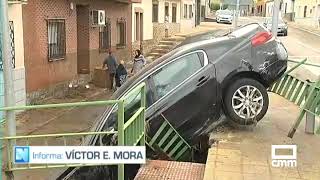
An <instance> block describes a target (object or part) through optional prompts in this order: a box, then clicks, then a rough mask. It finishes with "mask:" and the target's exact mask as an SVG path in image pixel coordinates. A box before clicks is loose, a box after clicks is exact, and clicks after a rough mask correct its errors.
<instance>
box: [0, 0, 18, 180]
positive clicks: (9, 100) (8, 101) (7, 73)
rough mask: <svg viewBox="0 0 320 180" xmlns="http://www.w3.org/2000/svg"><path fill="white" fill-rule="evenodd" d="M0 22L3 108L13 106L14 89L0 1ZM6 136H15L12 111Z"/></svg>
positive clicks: (3, 3)
mask: <svg viewBox="0 0 320 180" xmlns="http://www.w3.org/2000/svg"><path fill="white" fill-rule="evenodd" d="M0 22H1V24H2V25H1V29H0V31H1V32H2V58H3V76H4V100H5V106H14V105H15V97H14V88H13V74H12V72H13V67H12V64H11V56H10V45H9V44H10V41H9V20H8V1H7V0H0ZM5 117H6V118H5V119H6V124H7V131H8V132H7V133H8V136H16V120H15V112H14V111H6V114H5ZM14 145H15V141H14V140H9V144H8V147H13V146H14ZM7 178H8V179H13V174H12V173H11V174H8V177H7Z"/></svg>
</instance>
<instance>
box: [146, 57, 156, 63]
mask: <svg viewBox="0 0 320 180" xmlns="http://www.w3.org/2000/svg"><path fill="white" fill-rule="evenodd" d="M146 59H147V61H151V62H152V61H153V60H155V59H156V58H155V57H154V56H147V57H146Z"/></svg>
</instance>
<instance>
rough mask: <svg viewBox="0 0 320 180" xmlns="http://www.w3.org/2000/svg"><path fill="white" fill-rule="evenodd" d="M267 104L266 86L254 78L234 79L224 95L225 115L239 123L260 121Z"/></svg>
mask: <svg viewBox="0 0 320 180" xmlns="http://www.w3.org/2000/svg"><path fill="white" fill-rule="evenodd" d="M247 92H249V93H247ZM268 106H269V97H268V93H267V90H266V88H265V87H264V86H263V85H262V84H261V83H260V82H258V81H256V80H254V79H249V78H241V79H238V80H236V81H235V82H234V83H232V84H231V85H230V86H229V87H228V88H227V91H226V94H225V96H224V109H225V112H226V116H227V117H229V118H230V120H232V121H233V122H235V123H237V124H239V125H252V124H254V123H256V122H258V121H260V120H261V119H262V118H263V117H264V115H265V114H266V112H267V110H268ZM248 111H249V113H248Z"/></svg>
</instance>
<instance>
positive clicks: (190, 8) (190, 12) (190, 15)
mask: <svg viewBox="0 0 320 180" xmlns="http://www.w3.org/2000/svg"><path fill="white" fill-rule="evenodd" d="M192 17H193V12H192V5H189V18H192Z"/></svg>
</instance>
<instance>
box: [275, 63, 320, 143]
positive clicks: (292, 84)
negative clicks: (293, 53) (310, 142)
mask: <svg viewBox="0 0 320 180" xmlns="http://www.w3.org/2000/svg"><path fill="white" fill-rule="evenodd" d="M288 61H289V62H293V63H297V64H296V65H295V66H293V67H292V68H291V69H290V70H288V71H287V72H286V73H284V75H283V76H282V77H281V78H280V79H279V80H278V81H277V82H276V83H274V84H273V85H272V86H271V88H270V89H269V90H270V91H271V92H274V93H276V94H278V95H280V96H283V97H284V98H286V99H288V100H289V101H291V102H293V103H294V104H296V105H298V106H299V107H300V113H299V116H298V117H297V119H296V121H295V123H294V124H293V126H292V128H291V130H290V131H289V133H288V137H291V138H292V137H293V135H294V133H295V131H296V129H297V128H298V126H299V124H300V123H301V121H302V118H303V117H304V116H305V115H306V113H309V114H310V115H312V116H320V79H318V80H317V81H316V82H314V83H312V82H308V81H304V80H301V79H299V78H297V77H294V76H293V75H290V74H289V73H291V72H292V71H294V70H295V69H297V68H298V67H299V66H301V65H308V66H313V67H318V68H319V67H320V65H318V64H312V63H306V61H307V59H304V60H302V61H300V62H299V61H294V60H288ZM315 133H317V134H320V126H319V127H317V128H316V130H315Z"/></svg>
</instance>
